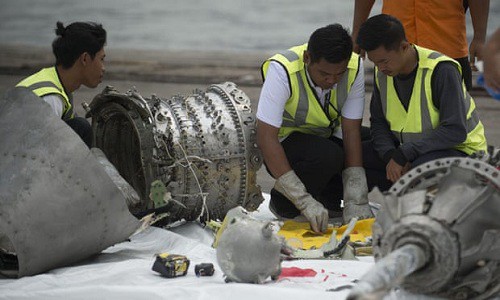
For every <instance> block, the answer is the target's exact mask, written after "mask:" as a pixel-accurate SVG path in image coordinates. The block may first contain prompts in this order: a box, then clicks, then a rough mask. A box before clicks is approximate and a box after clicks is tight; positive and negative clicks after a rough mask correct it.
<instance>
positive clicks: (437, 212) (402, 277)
mask: <svg viewBox="0 0 500 300" xmlns="http://www.w3.org/2000/svg"><path fill="white" fill-rule="evenodd" d="M497 156H498V155H497ZM490 161H492V160H490ZM492 162H493V161H492ZM372 193H373V192H372ZM373 194H374V196H375V198H378V199H374V200H375V201H376V202H379V203H381V205H382V208H381V210H380V211H379V213H378V215H377V218H376V221H375V223H374V225H373V251H374V255H375V259H376V260H378V262H377V263H376V264H375V266H374V267H373V268H372V269H371V270H370V271H369V272H368V273H367V274H365V275H364V276H363V277H362V279H361V280H360V281H359V283H358V285H356V286H355V287H354V288H353V290H352V291H351V294H350V296H349V298H348V299H361V298H363V297H365V296H370V295H374V294H377V293H380V292H386V291H388V290H389V289H390V288H392V287H394V286H395V285H399V284H400V285H401V286H402V287H403V288H404V289H405V290H407V291H409V292H413V293H422V294H427V295H430V296H438V297H446V298H450V299H488V298H489V297H491V296H493V295H498V294H499V293H500V218H499V216H500V171H499V170H498V169H497V168H495V167H493V166H491V165H490V164H487V163H485V162H482V161H479V160H475V159H471V158H455V157H452V158H444V159H438V160H434V161H431V162H428V163H426V164H424V165H421V166H418V167H416V168H414V169H413V170H411V171H410V172H408V173H407V174H405V175H404V176H403V177H402V178H401V179H400V180H399V181H397V182H396V183H395V184H394V185H393V186H392V187H391V189H390V190H389V192H388V193H387V194H385V195H383V194H381V193H380V192H378V193H377V192H375V193H373ZM363 299H364V298H363Z"/></svg>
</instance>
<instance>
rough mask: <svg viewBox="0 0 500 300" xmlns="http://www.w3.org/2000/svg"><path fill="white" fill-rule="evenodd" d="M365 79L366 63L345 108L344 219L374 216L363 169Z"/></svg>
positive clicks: (343, 123) (343, 131) (343, 122)
mask: <svg viewBox="0 0 500 300" xmlns="http://www.w3.org/2000/svg"><path fill="white" fill-rule="evenodd" d="M364 84H365V81H364V70H363V65H362V64H361V65H360V70H359V72H358V75H357V77H356V79H355V80H354V83H353V86H352V88H351V90H350V92H349V95H348V97H347V100H346V103H345V105H344V107H343V108H342V139H343V145H344V153H345V166H346V168H345V170H344V171H343V172H342V182H343V188H344V195H343V199H344V209H343V212H342V217H343V222H344V223H348V222H349V221H350V220H351V219H352V218H354V217H357V218H359V219H365V218H371V217H373V214H372V212H371V209H370V206H369V205H368V185H367V182H366V174H365V170H364V169H363V159H362V150H361V121H362V118H363V111H364V105H365V85H364Z"/></svg>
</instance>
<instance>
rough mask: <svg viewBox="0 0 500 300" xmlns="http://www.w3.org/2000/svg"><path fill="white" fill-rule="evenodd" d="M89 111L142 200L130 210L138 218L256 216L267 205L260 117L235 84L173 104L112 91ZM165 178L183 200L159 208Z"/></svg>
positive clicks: (101, 142) (103, 144)
mask: <svg viewBox="0 0 500 300" xmlns="http://www.w3.org/2000/svg"><path fill="white" fill-rule="evenodd" d="M89 108H90V110H89V115H91V116H92V126H93V130H94V137H95V144H96V146H97V147H99V148H101V149H102V150H103V151H104V153H106V156H107V157H108V158H109V160H110V161H111V162H112V163H113V164H114V165H115V166H116V168H117V169H118V171H119V172H120V174H121V175H122V176H123V177H124V178H125V179H126V180H127V181H128V182H129V183H130V184H131V185H132V186H133V187H134V188H135V189H136V191H137V192H138V193H139V195H140V197H141V199H142V203H141V204H140V205H138V206H134V207H130V209H131V211H133V212H134V214H136V215H137V216H142V215H144V214H146V213H148V212H151V211H156V212H166V213H167V215H166V217H164V218H163V219H162V221H161V222H159V223H157V224H158V225H169V224H171V223H174V222H176V221H180V220H186V221H192V220H196V219H198V218H201V219H202V220H208V219H214V220H216V219H219V220H222V219H223V218H224V216H225V215H226V213H227V211H228V210H230V209H231V208H233V207H236V206H243V207H244V208H246V209H247V210H249V211H253V210H255V209H257V207H258V206H259V205H260V203H261V202H262V201H263V197H262V194H261V191H260V187H259V186H258V185H256V173H257V170H258V169H259V168H260V167H261V165H262V157H261V154H260V152H259V150H258V148H257V144H256V140H255V139H256V130H255V117H254V115H253V114H252V111H251V108H250V99H249V98H248V97H247V96H246V95H245V93H243V91H241V90H240V89H238V88H237V87H236V85H234V84H233V83H230V82H226V83H224V84H215V85H211V86H210V87H208V89H207V90H206V91H201V90H196V91H194V92H193V94H192V95H189V96H181V95H177V96H174V97H171V98H167V99H165V98H159V97H156V96H154V95H153V96H152V97H151V98H143V97H142V96H141V95H140V94H139V93H138V92H137V91H134V90H132V91H128V92H127V93H120V92H119V91H117V90H115V89H113V88H112V87H106V88H105V89H104V90H103V92H102V93H101V94H99V95H97V96H96V97H95V98H94V99H93V101H92V103H91V104H90V106H89ZM157 180H160V181H161V182H163V183H164V185H165V186H166V188H167V191H168V192H169V193H170V195H171V196H172V198H173V199H174V200H175V201H170V202H168V203H166V204H165V205H164V206H162V207H159V206H157V207H155V206H154V203H153V201H151V198H150V192H151V184H152V183H153V182H154V181H157Z"/></svg>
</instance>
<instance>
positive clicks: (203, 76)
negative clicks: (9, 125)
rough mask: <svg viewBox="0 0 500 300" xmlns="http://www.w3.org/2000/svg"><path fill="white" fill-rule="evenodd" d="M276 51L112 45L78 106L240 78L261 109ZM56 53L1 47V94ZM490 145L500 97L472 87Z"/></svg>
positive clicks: (497, 141) (495, 138)
mask: <svg viewBox="0 0 500 300" xmlns="http://www.w3.org/2000/svg"><path fill="white" fill-rule="evenodd" d="M270 54H272V53H265V52H259V53H257V52H255V53H254V52H252V53H221V52H203V53H202V52H172V51H169V52H159V51H137V50H135V51H127V50H114V49H112V50H107V57H106V75H105V79H104V81H103V82H102V84H101V85H100V86H99V87H98V88H96V89H89V88H86V87H82V88H81V89H79V90H78V91H76V92H75V93H74V100H75V109H76V112H77V113H79V114H80V115H83V108H82V106H81V104H82V103H83V102H87V103H90V102H91V100H92V99H93V97H94V96H95V95H96V94H97V93H99V92H100V91H101V90H102V89H103V88H104V87H105V86H106V85H111V86H114V87H115V88H116V89H118V90H120V91H123V92H125V91H127V90H129V89H131V88H133V87H135V88H136V89H137V90H138V91H139V93H140V94H141V95H143V96H144V97H149V96H151V95H152V94H156V95H157V96H159V97H161V98H169V97H171V96H173V95H177V94H181V95H189V94H191V93H192V91H193V90H195V89H202V90H204V89H206V88H207V87H208V86H209V85H210V84H212V83H220V82H224V81H232V82H235V83H236V84H237V85H238V87H239V88H240V89H242V90H243V91H244V92H245V93H246V94H247V95H248V97H250V99H251V100H252V110H253V111H256V108H257V103H258V98H259V93H260V86H261V77H260V70H259V68H260V64H261V63H262V61H263V60H264V59H266V58H267V57H269V56H270ZM52 63H53V57H52V54H51V52H50V49H48V48H36V47H31V46H30V47H24V46H21V45H10V46H9V45H7V46H5V45H2V46H0V93H1V94H3V93H4V92H5V91H6V90H7V89H8V88H10V87H13V86H14V85H15V84H16V83H17V82H19V81H20V80H21V79H22V78H24V77H25V76H27V75H29V74H31V73H34V72H36V71H37V70H38V69H40V68H42V67H45V66H50V65H51V64H52ZM365 68H366V78H367V80H366V87H367V93H366V108H367V109H365V116H364V120H363V124H364V125H369V112H368V105H369V99H370V95H371V87H372V80H371V78H372V75H371V74H372V65H371V64H370V63H369V62H365ZM472 96H473V97H474V99H475V101H476V105H477V109H478V111H479V115H480V118H481V121H482V122H483V124H484V126H485V130H486V137H487V139H488V143H489V144H493V145H497V146H500V129H499V128H498V127H499V124H500V121H499V119H500V101H495V100H493V99H492V98H491V97H489V96H488V95H487V94H486V93H485V92H484V91H483V90H482V89H480V88H477V87H475V88H474V89H473V91H472ZM258 183H259V184H260V185H261V187H262V191H263V192H269V191H270V189H271V187H272V184H273V180H272V178H271V177H270V176H269V175H268V174H267V172H266V171H265V170H264V168H262V169H261V170H260V171H259V173H258Z"/></svg>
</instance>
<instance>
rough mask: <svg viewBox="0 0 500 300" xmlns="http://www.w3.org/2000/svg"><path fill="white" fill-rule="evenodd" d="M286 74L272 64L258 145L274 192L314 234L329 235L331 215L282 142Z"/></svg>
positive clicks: (261, 110) (260, 115) (261, 105)
mask: <svg viewBox="0 0 500 300" xmlns="http://www.w3.org/2000/svg"><path fill="white" fill-rule="evenodd" d="M284 72H285V70H284V69H283V68H282V67H281V66H280V65H278V64H277V63H275V64H273V63H271V64H270V66H269V69H268V72H267V76H266V80H265V82H264V85H263V87H262V90H261V95H260V98H259V105H258V108H257V119H258V121H257V145H258V146H259V148H260V150H261V152H262V155H263V157H264V162H265V163H266V166H267V168H268V169H269V170H270V172H271V174H272V175H273V177H274V178H276V183H275V185H274V188H275V189H276V190H277V191H278V192H280V193H281V194H283V195H284V196H285V197H287V199H288V200H290V202H292V203H293V204H294V205H295V207H297V209H299V210H300V211H301V213H302V214H303V215H304V216H305V217H306V218H307V220H308V221H309V223H310V224H311V228H312V230H313V231H315V232H321V231H323V232H324V231H326V228H327V225H328V211H327V210H326V209H325V208H324V206H323V205H322V204H321V203H319V202H318V201H316V200H315V199H314V198H313V197H312V196H311V195H310V194H309V193H308V192H307V189H306V187H305V186H304V184H303V183H302V181H301V180H300V178H299V177H298V176H297V175H296V174H295V172H294V171H293V170H292V168H291V166H290V163H289V162H288V159H287V158H286V154H285V150H284V149H283V146H282V145H281V143H280V141H279V136H278V133H279V128H280V127H281V122H282V116H283V111H284V108H285V104H286V101H287V100H288V98H289V97H290V91H289V88H288V78H287V76H286V73H284Z"/></svg>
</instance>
